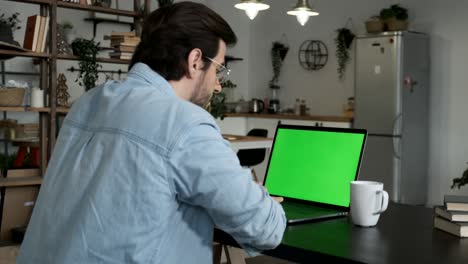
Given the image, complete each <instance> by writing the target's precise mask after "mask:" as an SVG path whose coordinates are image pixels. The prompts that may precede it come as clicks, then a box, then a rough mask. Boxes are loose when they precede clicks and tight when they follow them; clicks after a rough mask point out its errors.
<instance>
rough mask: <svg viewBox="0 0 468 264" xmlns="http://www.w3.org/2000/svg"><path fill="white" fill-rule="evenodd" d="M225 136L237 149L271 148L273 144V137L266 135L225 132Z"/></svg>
mask: <svg viewBox="0 0 468 264" xmlns="http://www.w3.org/2000/svg"><path fill="white" fill-rule="evenodd" d="M223 138H224V139H226V140H228V141H229V142H230V143H231V147H232V148H233V149H234V150H236V151H237V150H240V149H257V148H271V145H272V144H273V139H272V138H265V137H253V136H239V135H230V134H223Z"/></svg>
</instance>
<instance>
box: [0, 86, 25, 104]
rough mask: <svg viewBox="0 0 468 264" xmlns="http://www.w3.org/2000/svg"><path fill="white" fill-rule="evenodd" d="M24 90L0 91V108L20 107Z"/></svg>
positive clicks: (8, 89) (9, 89)
mask: <svg viewBox="0 0 468 264" xmlns="http://www.w3.org/2000/svg"><path fill="white" fill-rule="evenodd" d="M23 97H24V88H7V89H0V106H20V105H22V104H23Z"/></svg>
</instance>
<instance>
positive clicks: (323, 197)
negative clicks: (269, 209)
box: [265, 128, 365, 206]
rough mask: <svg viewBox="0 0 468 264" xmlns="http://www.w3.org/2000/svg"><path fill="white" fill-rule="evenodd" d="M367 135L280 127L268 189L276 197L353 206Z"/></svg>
mask: <svg viewBox="0 0 468 264" xmlns="http://www.w3.org/2000/svg"><path fill="white" fill-rule="evenodd" d="M364 138H365V134H363V133H347V132H337V131H315V130H301V129H290V128H278V131H277V134H276V138H275V143H274V147H273V150H272V153H271V157H270V164H269V167H268V172H267V176H266V177H267V178H266V182H265V186H266V187H267V188H268V191H269V192H270V194H272V195H278V196H283V197H290V198H296V199H302V200H308V201H314V202H321V203H326V204H333V205H338V206H349V200H350V198H349V196H350V193H349V192H350V186H349V185H350V182H351V181H353V180H354V179H355V177H356V173H357V170H358V167H359V159H360V156H361V151H362V149H363V144H364Z"/></svg>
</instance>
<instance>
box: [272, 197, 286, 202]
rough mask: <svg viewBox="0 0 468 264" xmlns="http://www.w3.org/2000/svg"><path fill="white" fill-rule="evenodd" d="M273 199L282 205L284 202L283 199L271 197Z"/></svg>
mask: <svg viewBox="0 0 468 264" xmlns="http://www.w3.org/2000/svg"><path fill="white" fill-rule="evenodd" d="M271 198H273V200H275V201H277V202H278V203H281V202H283V201H284V198H283V197H277V196H271Z"/></svg>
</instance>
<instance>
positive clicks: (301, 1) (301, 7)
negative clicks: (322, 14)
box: [287, 0, 319, 26]
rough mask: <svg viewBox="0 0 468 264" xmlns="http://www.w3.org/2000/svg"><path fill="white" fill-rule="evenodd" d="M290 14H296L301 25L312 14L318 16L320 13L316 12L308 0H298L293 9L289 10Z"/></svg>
mask: <svg viewBox="0 0 468 264" xmlns="http://www.w3.org/2000/svg"><path fill="white" fill-rule="evenodd" d="M287 13H288V15H291V16H296V18H297V21H298V22H299V24H301V26H304V25H305V24H306V23H307V21H308V20H309V17H310V16H318V15H319V13H318V12H315V11H314V10H313V9H312V8H311V7H310V6H309V3H308V0H298V1H297V4H296V6H295V7H294V9H293V10H290V11H288V12H287Z"/></svg>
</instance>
